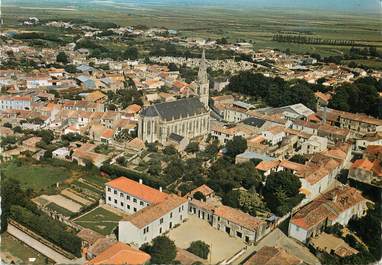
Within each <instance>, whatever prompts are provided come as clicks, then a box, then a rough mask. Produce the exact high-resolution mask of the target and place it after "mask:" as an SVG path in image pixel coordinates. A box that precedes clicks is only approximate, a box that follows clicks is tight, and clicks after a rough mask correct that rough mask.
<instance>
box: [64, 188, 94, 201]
mask: <svg viewBox="0 0 382 265" xmlns="http://www.w3.org/2000/svg"><path fill="white" fill-rule="evenodd" d="M61 194H62V195H64V196H65V197H67V198H69V199H71V200H73V201H75V202H78V203H80V204H82V205H90V204H92V203H93V202H94V200H88V199H85V198H83V197H81V196H79V195H78V194H77V193H76V192H75V191H73V190H71V189H64V190H63V191H61Z"/></svg>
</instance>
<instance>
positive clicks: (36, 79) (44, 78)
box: [26, 74, 51, 89]
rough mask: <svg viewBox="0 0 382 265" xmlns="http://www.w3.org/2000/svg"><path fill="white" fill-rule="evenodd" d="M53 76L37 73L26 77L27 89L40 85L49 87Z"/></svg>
mask: <svg viewBox="0 0 382 265" xmlns="http://www.w3.org/2000/svg"><path fill="white" fill-rule="evenodd" d="M49 80H51V77H50V76H49V75H48V74H37V75H31V76H28V77H26V81H27V84H26V86H27V89H35V88H39V87H48V86H49V85H50V83H49Z"/></svg>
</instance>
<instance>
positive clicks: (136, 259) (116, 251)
mask: <svg viewBox="0 0 382 265" xmlns="http://www.w3.org/2000/svg"><path fill="white" fill-rule="evenodd" d="M150 258H151V257H150V255H149V254H147V253H145V252H143V251H141V250H139V249H135V248H132V247H130V246H128V245H126V244H123V243H121V242H118V243H115V244H114V245H112V246H111V247H109V248H108V249H106V250H105V251H103V252H102V253H100V254H99V255H98V256H97V257H95V258H94V259H92V260H90V261H89V262H88V263H87V265H101V264H105V265H109V264H113V265H122V264H129V265H138V264H145V263H146V262H148V261H149V260H150Z"/></svg>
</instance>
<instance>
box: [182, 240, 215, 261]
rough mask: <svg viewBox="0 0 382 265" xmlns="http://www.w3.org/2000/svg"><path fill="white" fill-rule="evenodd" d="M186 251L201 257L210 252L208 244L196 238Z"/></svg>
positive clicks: (205, 257)
mask: <svg viewBox="0 0 382 265" xmlns="http://www.w3.org/2000/svg"><path fill="white" fill-rule="evenodd" d="M187 251H189V252H191V253H193V254H195V255H196V256H198V257H201V258H202V259H207V258H208V254H209V253H210V246H209V245H207V244H206V243H204V242H203V241H201V240H198V241H194V242H192V243H191V245H190V247H189V248H188V249H187Z"/></svg>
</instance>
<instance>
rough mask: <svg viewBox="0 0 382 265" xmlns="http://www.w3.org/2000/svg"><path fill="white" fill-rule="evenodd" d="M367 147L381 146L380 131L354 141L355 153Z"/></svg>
mask: <svg viewBox="0 0 382 265" xmlns="http://www.w3.org/2000/svg"><path fill="white" fill-rule="evenodd" d="M369 145H382V131H381V132H374V133H368V134H365V135H364V136H363V137H361V138H357V139H356V143H355V151H363V150H365V148H367V147H368V146H369Z"/></svg>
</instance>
